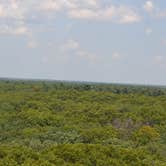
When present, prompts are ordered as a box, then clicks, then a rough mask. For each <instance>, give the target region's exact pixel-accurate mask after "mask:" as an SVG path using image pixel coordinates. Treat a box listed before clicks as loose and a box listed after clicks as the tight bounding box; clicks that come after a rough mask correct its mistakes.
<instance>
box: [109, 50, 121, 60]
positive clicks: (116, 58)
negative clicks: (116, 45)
mask: <svg viewBox="0 0 166 166" xmlns="http://www.w3.org/2000/svg"><path fill="white" fill-rule="evenodd" d="M111 58H112V59H113V60H119V59H121V55H120V54H119V53H118V52H114V53H113V54H112V56H111Z"/></svg>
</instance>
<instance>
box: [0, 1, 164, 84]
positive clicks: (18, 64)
mask: <svg viewBox="0 0 166 166" xmlns="http://www.w3.org/2000/svg"><path fill="white" fill-rule="evenodd" d="M0 77H16V78H45V79H57V80H80V81H81V80H84V81H97V82H117V83H137V84H162V85H166V1H165V0H153V1H152V0H139V1H136V0H135V1H133V0H118V1H117V0H0Z"/></svg>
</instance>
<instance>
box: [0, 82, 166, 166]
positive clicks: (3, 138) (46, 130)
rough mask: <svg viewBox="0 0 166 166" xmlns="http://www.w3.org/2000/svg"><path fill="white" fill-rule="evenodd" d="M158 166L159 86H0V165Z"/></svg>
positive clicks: (165, 140) (163, 97)
mask: <svg viewBox="0 0 166 166" xmlns="http://www.w3.org/2000/svg"><path fill="white" fill-rule="evenodd" d="M1 165H2V166H15V165H16V166H17V165H21V166H53V165H57V166H63V165H64V166H70V165H75V166H165V165H166V88H165V87H149V86H131V85H114V84H111V85H110V84H95V83H77V82H76V83H67V82H49V81H45V82H42V81H19V80H18V81H17V80H16V81H14V80H13V81H10V80H1V81H0V166H1Z"/></svg>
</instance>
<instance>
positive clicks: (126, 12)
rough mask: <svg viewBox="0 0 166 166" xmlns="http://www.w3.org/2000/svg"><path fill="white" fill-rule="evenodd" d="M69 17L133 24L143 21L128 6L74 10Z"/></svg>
mask: <svg viewBox="0 0 166 166" xmlns="http://www.w3.org/2000/svg"><path fill="white" fill-rule="evenodd" d="M69 16H70V17H71V18H76V19H89V20H98V21H113V22H118V23H133V22H138V21H140V20H141V16H140V15H139V14H137V13H136V12H135V11H134V10H133V9H132V8H129V7H126V6H120V7H115V6H109V7H107V8H97V9H73V10H70V11H69Z"/></svg>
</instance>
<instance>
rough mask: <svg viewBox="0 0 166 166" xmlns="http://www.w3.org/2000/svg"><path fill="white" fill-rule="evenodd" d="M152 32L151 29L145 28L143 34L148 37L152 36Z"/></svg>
mask: <svg viewBox="0 0 166 166" xmlns="http://www.w3.org/2000/svg"><path fill="white" fill-rule="evenodd" d="M152 32H153V30H152V29H151V28H146V29H145V34H146V35H150V34H152Z"/></svg>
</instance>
